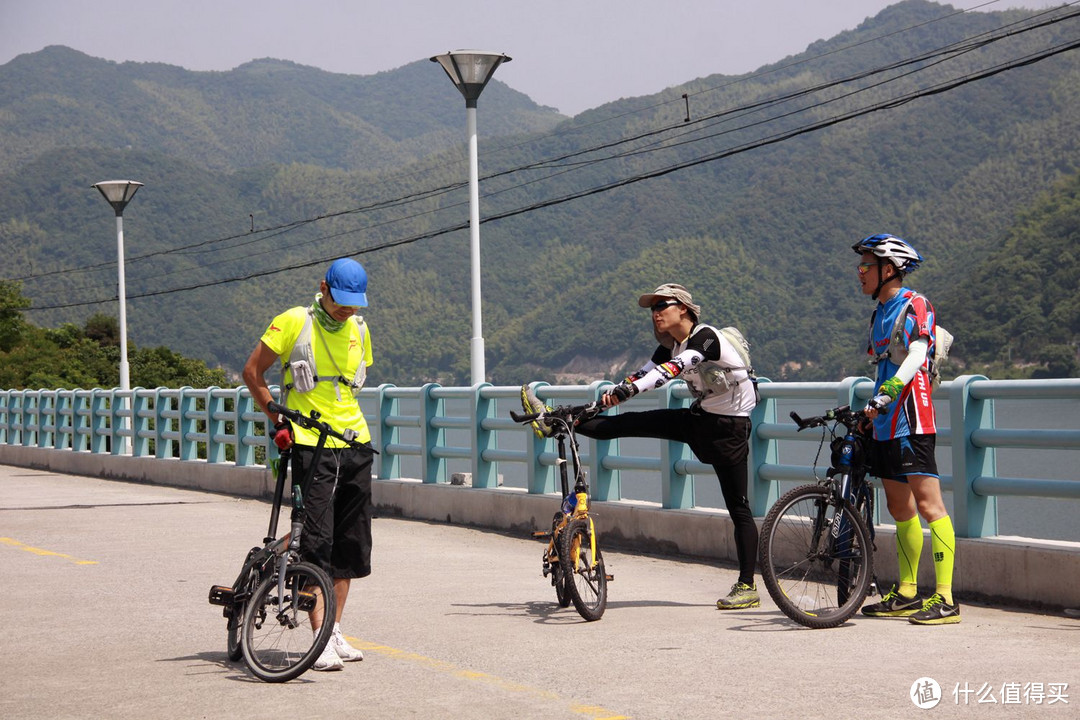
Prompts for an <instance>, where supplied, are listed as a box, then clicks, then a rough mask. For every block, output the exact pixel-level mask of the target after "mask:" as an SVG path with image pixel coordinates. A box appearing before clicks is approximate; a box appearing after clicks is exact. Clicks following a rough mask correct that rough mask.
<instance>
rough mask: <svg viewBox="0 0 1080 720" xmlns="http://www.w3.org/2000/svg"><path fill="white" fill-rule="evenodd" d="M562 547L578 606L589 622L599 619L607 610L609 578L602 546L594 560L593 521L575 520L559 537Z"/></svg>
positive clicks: (563, 562) (562, 560)
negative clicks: (606, 572)
mask: <svg viewBox="0 0 1080 720" xmlns="http://www.w3.org/2000/svg"><path fill="white" fill-rule="evenodd" d="M559 545H560V547H559V563H560V564H561V565H562V572H563V575H564V576H565V578H566V589H567V590H568V591H569V594H570V599H571V600H572V601H573V603H574V607H575V608H576V609H577V611H578V614H579V615H581V617H583V618H585V619H586V620H590V621H591V620H599V619H600V618H601V617H602V616H603V615H604V608H606V607H607V575H606V574H605V570H604V557H603V555H601V553H600V547H599V544H597V547H596V556H595V557H593V552H592V546H593V532H592V524H591V523H590V522H589V518H587V517H582V518H576V519H574V520H571V521H570V522H569V524H567V526H566V527H565V528H563V531H562V534H561V535H560V536H559Z"/></svg>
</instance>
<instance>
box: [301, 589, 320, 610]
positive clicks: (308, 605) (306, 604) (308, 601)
mask: <svg viewBox="0 0 1080 720" xmlns="http://www.w3.org/2000/svg"><path fill="white" fill-rule="evenodd" d="M317 601H318V597H317V596H316V595H315V593H310V592H304V591H303V590H301V591H300V593H299V594H298V595H297V603H296V606H297V607H298V608H300V609H301V610H303V611H304V612H311V611H312V610H314V609H315V605H316V602H317Z"/></svg>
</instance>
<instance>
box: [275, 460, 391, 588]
mask: <svg viewBox="0 0 1080 720" xmlns="http://www.w3.org/2000/svg"><path fill="white" fill-rule="evenodd" d="M314 456H315V448H314V447H311V446H309V445H293V450H292V477H293V482H300V481H301V480H303V478H304V473H305V471H306V469H307V467H308V466H309V465H310V464H311V460H312V458H313V457H314ZM373 458H374V454H373V453H372V451H371V450H370V449H364V450H356V449H354V448H324V449H323V452H322V455H321V456H320V457H319V463H318V465H317V466H316V468H315V475H314V476H313V477H312V479H311V482H310V484H309V486H308V487H303V486H302V487H301V490H302V491H303V495H304V508H305V510H306V512H307V516H306V518H305V521H304V531H303V534H302V535H301V537H300V556H301V557H302V558H303V559H304V560H306V561H307V562H310V563H313V564H315V565H318V566H319V567H321V568H322V569H324V570H326V572H327V573H328V574H329V575H330V577H332V578H362V577H366V576H368V575H370V574H371V509H372V501H371V465H372V460H373Z"/></svg>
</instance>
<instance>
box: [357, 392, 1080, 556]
mask: <svg viewBox="0 0 1080 720" xmlns="http://www.w3.org/2000/svg"><path fill="white" fill-rule="evenodd" d="M504 402H505V401H504ZM447 405H448V408H447V410H446V412H447V413H455V414H456V413H461V414H466V410H465V409H459V408H457V407H454V406H453V405H452V404H451V403H450V402H448V403H447ZM508 409H510V407H509V406H507V408H506V410H508ZM514 409H516V408H514ZM826 409H828V408H827V405H826V404H824V403H822V402H821V401H815V402H809V401H808V402H799V403H794V402H781V403H779V405H778V409H777V418H778V421H779V422H784V420H785V419H786V418H787V417H788V413H789V412H790V411H792V410H795V411H796V412H798V413H799V414H800V415H803V416H809V415H815V414H820V413H821V412H822V411H824V410H826ZM365 410H368V408H365ZM937 410H938V425H939V427H947V426H948V422H949V415H948V406H947V403H944V402H939V403H938V405H937ZM500 411H504V408H503V407H502V406H501V405H500ZM400 412H401V413H402V414H414V413H416V409H415V408H413V409H410V408H408V403H406V402H405V401H402V408H401V410H400ZM995 418H996V426H997V427H998V428H1029V429H1055V428H1071V429H1080V400H1060V401H1039V402H1038V403H1034V402H1030V401H1022V400H996V401H995ZM462 432H463V431H448V432H447V440H446V442H447V444H449V445H460V446H467V445H468V440H467V439H466V438H464V437H461V433H462ZM819 437H820V434H819V433H818V432H817V431H813V434H811V433H810V432H808V433H807V440H808V441H807V442H781V444H780V448H781V449H780V460H779V461H780V462H781V463H782V464H792V465H811V464H813V463H814V456H815V453H816V452H817V442H816V439H817V438H819ZM417 438H418V431H417V430H413V429H404V428H403V429H402V430H401V439H400V441H401V442H402V443H414V444H415V443H418V442H419V441H418V439H417ZM809 440H815V441H814V442H809ZM524 442H525V440H524V434H523V433H516V432H500V433H499V446H500V447H501V448H505V449H509V450H521V449H523V448H524ZM619 449H620V453H621V454H623V455H632V456H643V457H656V456H657V455H658V454H659V449H660V442H659V441H657V440H649V439H642V438H623V439H621V440H620V441H619ZM582 450H583V452H587V451H588V440H587V439H585V438H582ZM950 452H951V449H950V448H948V447H939V448H938V452H937V461H938V470H939V471H940V472H941V473H942V474H946V475H947V474H951V473H952V461H951V454H950ZM401 465H402V475H404V476H405V477H419V474H420V463H419V459H418V458H411V457H408V458H402V461H401ZM448 467H449V469H450V471H451V472H468V471H469V466H468V463H467V462H465V461H448ZM818 467H819V472H820V473H824V472H825V470H827V469H828V448H827V447H826V448H825V449H823V451H822V458H821V459H819V461H818ZM499 471H500V473H501V474H502V475H503V481H504V483H505V485H506V486H508V487H520V488H523V487H525V473H524V470H523V468H522V466H521V465H520V464H518V463H505V464H503V465H502V466H501V467H500V468H499ZM997 475H998V476H999V477H1017V478H1042V479H1059V480H1073V481H1077V482H1080V451H1077V450H1031V449H1012V448H1009V449H999V450H998V451H997ZM620 477H621V490H622V497H623V498H625V499H630V500H645V501H649V502H660V480H659V476H658V475H657V474H656V473H652V472H641V471H628V470H623V471H621V473H620ZM788 487H794V485H792V484H787V483H785V484H784V485H783V486H782V487H781V492H783V491H784V490H786V489H787V488H788ZM694 499H695V505H697V506H698V507H708V508H723V507H724V500H723V497H722V496H721V493H720V487H719V483H718V482H717V480H716V477H715V476H714V475H712V474H711V473H710V474H708V475H696V476H694ZM945 502H946V505H947V506H948V507H949V508H950V512H951V508H952V493H951V492H946V493H945ZM881 512H882V514H883V519H884V518H887V517H888V513H887V512H886V511H885V509H884V506H882V507H881ZM1078 514H1080V500H1071V499H1052V498H1023V497H1000V498H998V532H999V534H1001V535H1019V536H1023V537H1035V538H1045V539H1049V540H1069V541H1073V542H1080V522H1078V520H1077V516H1078Z"/></svg>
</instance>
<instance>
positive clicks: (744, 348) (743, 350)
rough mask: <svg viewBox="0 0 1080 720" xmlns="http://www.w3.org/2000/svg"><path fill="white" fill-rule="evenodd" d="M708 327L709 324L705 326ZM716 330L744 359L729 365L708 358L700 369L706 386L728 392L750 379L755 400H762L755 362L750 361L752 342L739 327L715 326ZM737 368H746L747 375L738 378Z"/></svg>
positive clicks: (714, 390)
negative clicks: (736, 377)
mask: <svg viewBox="0 0 1080 720" xmlns="http://www.w3.org/2000/svg"><path fill="white" fill-rule="evenodd" d="M703 327H707V326H703ZM713 330H716V332H717V333H718V334H719V335H720V336H721V337H723V338H725V339H726V340H727V341H728V342H730V343H731V344H732V345H733V346H734V347H735V351H736V352H737V353H738V354H739V359H740V360H742V364H741V365H735V366H728V365H723V364H722V363H719V362H716V361H715V360H706V361H705V362H703V363H702V364H701V368H700V370H699V372H700V374H701V379H702V380H703V381H704V382H705V386H706V387H707V388H709V389H710V390H712V391H713V392H717V393H720V392H727V391H728V390H733V389H734V388H735V387H736V386H737V385H738V384H739V383H740V382H746V381H749V382H750V383H751V384H752V385H753V387H754V400H755V401H757V402H760V401H761V394H760V393H759V392H758V379H757V375H756V374H755V373H754V364H753V363H752V362H750V343H749V341H747V339H746V338H745V337H743V334H742V333H741V332H739V329H738V328H736V327H734V326H731V325H729V326H727V327H723V328H719V329H717V328H713ZM736 370H745V371H746V377H745V378H743V379H742V380H736V379H735V377H734V372H735V371H736Z"/></svg>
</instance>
